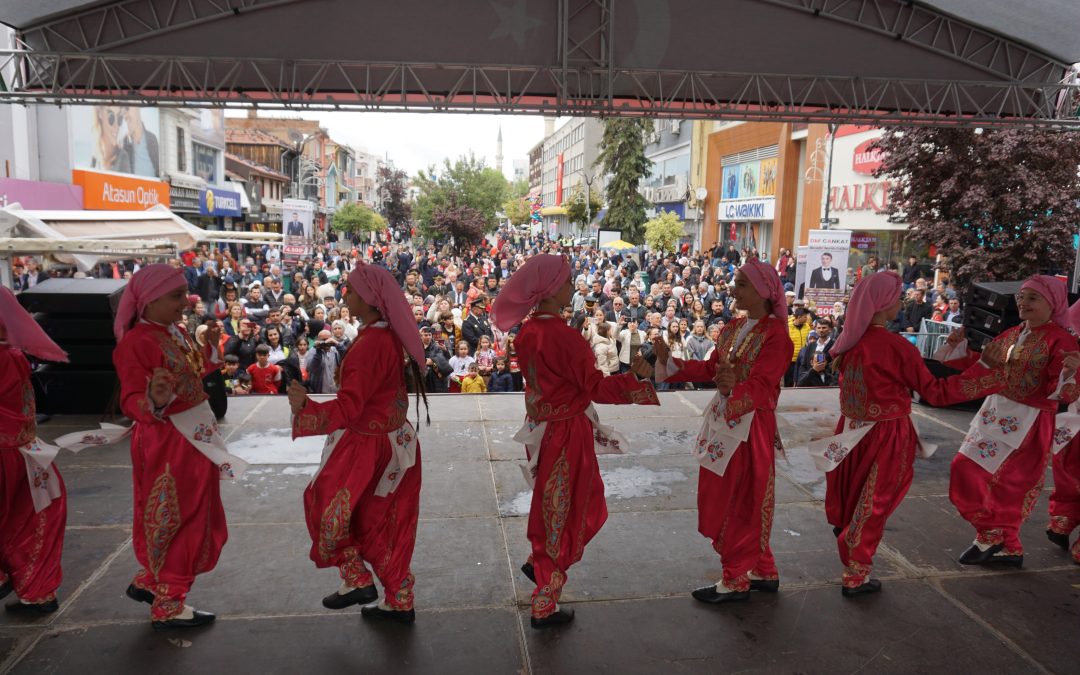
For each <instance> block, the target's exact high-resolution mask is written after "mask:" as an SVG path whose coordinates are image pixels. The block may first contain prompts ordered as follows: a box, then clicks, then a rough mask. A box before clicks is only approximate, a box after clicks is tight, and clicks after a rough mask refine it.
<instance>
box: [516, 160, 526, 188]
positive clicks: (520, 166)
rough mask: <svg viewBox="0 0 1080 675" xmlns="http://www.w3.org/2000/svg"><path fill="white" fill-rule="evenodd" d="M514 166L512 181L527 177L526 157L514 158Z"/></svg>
mask: <svg viewBox="0 0 1080 675" xmlns="http://www.w3.org/2000/svg"><path fill="white" fill-rule="evenodd" d="M513 167H514V182H515V183H517V182H520V181H523V180H528V179H529V160H527V159H515V160H514V163H513Z"/></svg>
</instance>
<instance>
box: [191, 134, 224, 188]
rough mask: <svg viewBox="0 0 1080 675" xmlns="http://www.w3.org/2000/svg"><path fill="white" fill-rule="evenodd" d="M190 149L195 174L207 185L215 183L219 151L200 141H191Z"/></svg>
mask: <svg viewBox="0 0 1080 675" xmlns="http://www.w3.org/2000/svg"><path fill="white" fill-rule="evenodd" d="M191 150H192V152H191V154H192V155H193V159H194V169H195V175H196V176H198V177H199V178H202V179H203V180H204V181H206V182H207V184H208V185H216V184H217V165H218V153H220V152H221V151H220V150H217V149H216V148H211V147H210V146H208V145H202V144H200V143H192V144H191Z"/></svg>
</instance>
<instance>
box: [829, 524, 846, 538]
mask: <svg viewBox="0 0 1080 675" xmlns="http://www.w3.org/2000/svg"><path fill="white" fill-rule="evenodd" d="M843 531H844V528H842V527H834V528H833V529H832V536H834V537H836V538H837V539H839V538H840V535H841V533H843Z"/></svg>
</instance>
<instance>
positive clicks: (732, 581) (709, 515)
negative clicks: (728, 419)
mask: <svg viewBox="0 0 1080 675" xmlns="http://www.w3.org/2000/svg"><path fill="white" fill-rule="evenodd" d="M775 438H776V417H775V415H774V413H773V411H771V410H758V411H757V414H756V415H755V416H754V421H753V423H752V425H751V427H750V435H749V437H748V438H747V440H746V442H744V443H742V444H741V445H740V446H739V447H738V449H737V450H736V451H735V454H734V455H733V456H732V458H731V461H730V462H729V463H728V465H727V469H726V470H725V472H724V475H723V476H719V475H717V474H716V473H714V472H712V471H710V470H708V469H705V468H701V469H700V470H699V471H698V531H699V532H701V534H703V535H705V536H706V537H708V538H709V539H710V540H711V541H712V544H713V549H714V550H715V551H716V552H717V553H719V554H720V562H721V564H722V565H723V567H724V576H723V582H724V585H725V586H726V587H728V588H729V589H731V590H735V591H746V590H749V589H750V575H754V576H755V577H757V578H760V579H778V578H779V573H778V572H777V569H776V561H775V560H774V559H773V554H772V549H771V548H770V547H769V537H770V535H771V533H772V522H773V511H774V508H775V501H776V499H775V459H774V456H775V452H776V450H775V445H774V443H775Z"/></svg>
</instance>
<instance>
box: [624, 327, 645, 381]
mask: <svg viewBox="0 0 1080 675" xmlns="http://www.w3.org/2000/svg"><path fill="white" fill-rule="evenodd" d="M643 344H645V331H643V330H641V329H640V328H638V321H637V319H635V318H633V317H631V318H630V319H627V321H626V328H624V329H623V330H621V331H620V332H619V372H620V373H625V372H628V371H629V370H630V362H631V361H633V359H634V357H635V356H636V355H637V353H638V352H639V351H640V350H641V345H643Z"/></svg>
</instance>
